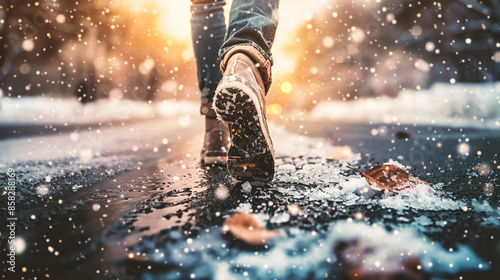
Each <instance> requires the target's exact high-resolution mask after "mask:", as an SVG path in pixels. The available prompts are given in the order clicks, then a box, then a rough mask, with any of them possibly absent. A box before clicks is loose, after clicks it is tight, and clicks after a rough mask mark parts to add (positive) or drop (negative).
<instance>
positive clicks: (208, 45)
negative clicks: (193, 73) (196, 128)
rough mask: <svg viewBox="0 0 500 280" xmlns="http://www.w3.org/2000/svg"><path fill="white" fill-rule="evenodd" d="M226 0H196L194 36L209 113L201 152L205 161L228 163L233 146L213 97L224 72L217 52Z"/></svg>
mask: <svg viewBox="0 0 500 280" xmlns="http://www.w3.org/2000/svg"><path fill="white" fill-rule="evenodd" d="M225 4H226V2H225V1H223V0H192V6H191V35H192V40H193V48H194V55H195V60H196V68H197V76H198V85H199V88H200V91H201V108H200V111H201V114H203V115H205V137H204V141H203V149H202V151H201V161H202V163H203V164H207V165H212V164H225V163H226V161H227V151H228V148H229V128H228V126H227V124H221V123H219V122H218V121H217V119H216V118H215V111H214V110H213V109H212V99H213V96H214V94H215V89H216V87H217V84H218V83H219V81H220V79H221V78H222V73H221V71H220V68H219V64H220V62H219V58H218V56H217V53H218V51H219V49H220V47H221V45H222V43H223V42H224V36H225V34H226V24H225V22H224V9H223V8H224V5H225Z"/></svg>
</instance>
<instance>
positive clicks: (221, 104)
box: [213, 75, 274, 182]
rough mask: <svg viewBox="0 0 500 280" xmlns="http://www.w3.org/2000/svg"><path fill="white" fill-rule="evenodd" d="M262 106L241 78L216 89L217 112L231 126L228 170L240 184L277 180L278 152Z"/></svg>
mask: <svg viewBox="0 0 500 280" xmlns="http://www.w3.org/2000/svg"><path fill="white" fill-rule="evenodd" d="M261 104H263V102H261V101H260V100H259V98H258V97H257V93H256V90H255V89H254V88H253V87H252V85H251V84H249V83H248V82H247V81H246V80H245V79H243V78H241V77H238V76H234V75H233V76H229V77H223V78H222V80H221V82H220V83H219V86H218V87H217V89H216V94H215V97H214V101H213V107H214V110H215V112H216V113H217V117H218V118H219V119H220V120H222V121H224V122H228V123H230V133H231V142H232V144H231V147H230V148H229V151H228V158H227V167H228V171H229V173H230V174H231V175H232V176H233V177H234V178H235V179H237V180H239V181H261V182H270V181H272V179H273V177H274V149H273V144H272V141H271V137H270V135H269V129H268V127H267V121H266V117H265V115H264V108H262V106H261Z"/></svg>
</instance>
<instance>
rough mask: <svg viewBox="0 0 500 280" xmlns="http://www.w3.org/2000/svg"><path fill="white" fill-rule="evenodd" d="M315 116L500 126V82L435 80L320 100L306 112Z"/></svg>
mask: <svg viewBox="0 0 500 280" xmlns="http://www.w3.org/2000/svg"><path fill="white" fill-rule="evenodd" d="M309 116H310V117H311V118H313V119H317V120H325V119H326V120H341V121H348V122H373V123H387V124H389V123H395V124H397V123H405V124H434V125H448V126H477V127H484V128H494V129H499V128H500V83H487V84H456V85H449V84H435V85H434V86H433V87H432V88H430V89H428V90H420V91H415V90H405V91H402V92H401V93H400V94H399V96H398V97H397V98H390V97H385V96H382V97H377V98H363V99H358V100H355V101H323V102H320V103H319V104H318V105H317V106H316V107H315V108H314V109H313V110H312V111H311V112H310V115H309Z"/></svg>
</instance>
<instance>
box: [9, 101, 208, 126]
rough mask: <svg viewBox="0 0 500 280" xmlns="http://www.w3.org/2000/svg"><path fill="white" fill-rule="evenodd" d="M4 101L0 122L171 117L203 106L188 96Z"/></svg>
mask: <svg viewBox="0 0 500 280" xmlns="http://www.w3.org/2000/svg"><path fill="white" fill-rule="evenodd" d="M1 105H2V107H1V108H0V125H13V124H16V125H22V124H24V125H28V124H30V125H34V124H37V125H45V124H49V125H71V124H91V123H103V122H111V121H125V120H131V119H148V118H154V117H157V116H160V117H172V116H178V115H186V114H193V115H194V114H198V112H199V107H200V105H199V104H198V103H196V102H193V101H186V100H163V101H160V102H153V103H148V102H145V101H137V100H128V99H116V98H110V99H100V100H97V101H95V102H92V103H87V104H85V105H83V104H81V103H80V102H78V101H77V100H76V99H68V98H49V97H44V96H37V97H21V98H3V100H2V104H1Z"/></svg>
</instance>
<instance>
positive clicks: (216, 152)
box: [201, 117, 230, 165]
mask: <svg viewBox="0 0 500 280" xmlns="http://www.w3.org/2000/svg"><path fill="white" fill-rule="evenodd" d="M229 140H230V139H229V128H228V126H227V124H224V123H221V122H219V121H218V120H217V119H216V118H211V117H205V137H204V140H203V148H202V150H201V163H202V164H205V165H225V164H226V163H227V151H228V149H229Z"/></svg>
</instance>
